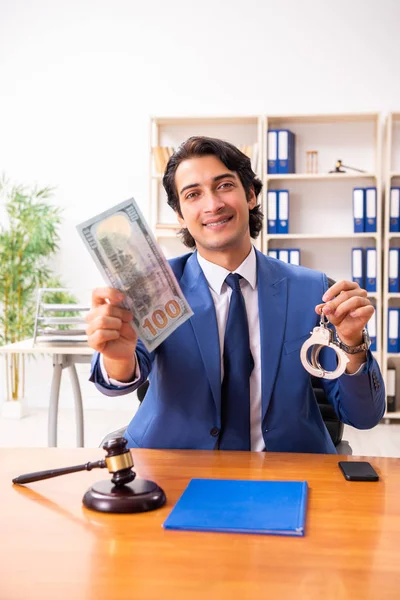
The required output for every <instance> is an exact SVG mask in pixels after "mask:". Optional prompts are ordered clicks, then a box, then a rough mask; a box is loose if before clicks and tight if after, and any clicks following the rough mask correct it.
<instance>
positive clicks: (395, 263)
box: [388, 248, 400, 294]
mask: <svg viewBox="0 0 400 600" xmlns="http://www.w3.org/2000/svg"><path fill="white" fill-rule="evenodd" d="M399 257H400V248H389V281H388V289H389V293H391V294H393V293H394V294H397V293H398V292H400V285H399Z"/></svg>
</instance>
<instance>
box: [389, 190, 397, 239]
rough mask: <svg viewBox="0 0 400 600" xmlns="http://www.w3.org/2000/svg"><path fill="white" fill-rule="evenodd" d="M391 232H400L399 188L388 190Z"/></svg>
mask: <svg viewBox="0 0 400 600" xmlns="http://www.w3.org/2000/svg"><path fill="white" fill-rule="evenodd" d="M389 229H390V231H391V232H394V233H399V232H400V188H399V187H392V188H391V189H390V226H389Z"/></svg>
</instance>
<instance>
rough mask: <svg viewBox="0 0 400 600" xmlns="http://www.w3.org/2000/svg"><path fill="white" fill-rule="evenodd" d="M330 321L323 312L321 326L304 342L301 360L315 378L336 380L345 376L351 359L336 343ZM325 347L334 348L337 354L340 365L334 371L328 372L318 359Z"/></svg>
mask: <svg viewBox="0 0 400 600" xmlns="http://www.w3.org/2000/svg"><path fill="white" fill-rule="evenodd" d="M327 323H329V321H328V319H327V318H326V316H325V315H324V313H323V312H322V310H321V320H320V322H319V326H317V327H314V329H313V330H312V332H311V337H310V338H309V339H308V340H306V341H305V342H304V344H303V345H302V347H301V350H300V359H301V362H302V363H303V367H304V368H305V370H306V371H308V372H309V373H310V374H311V375H314V376H315V377H323V378H324V379H336V378H337V377H340V376H341V375H343V373H344V372H345V370H346V365H347V363H348V362H349V357H348V356H347V354H346V353H345V352H344V350H342V349H341V348H340V347H339V345H338V344H337V342H335V339H334V334H333V331H332V330H331V329H329V327H327ZM310 346H313V348H312V350H311V362H310V361H309V360H308V356H307V352H308V349H309V348H310ZM324 346H328V347H329V348H332V350H334V351H335V352H336V356H337V360H338V364H337V367H336V369H335V370H334V371H326V370H325V369H324V368H323V367H322V366H321V364H320V362H319V360H318V358H319V353H320V352H321V350H322V348H323V347H324Z"/></svg>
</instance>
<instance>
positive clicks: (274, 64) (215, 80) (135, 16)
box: [0, 0, 400, 408]
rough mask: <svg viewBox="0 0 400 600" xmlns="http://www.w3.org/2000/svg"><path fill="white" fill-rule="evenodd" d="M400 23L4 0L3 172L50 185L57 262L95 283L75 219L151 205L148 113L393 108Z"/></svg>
mask: <svg viewBox="0 0 400 600" xmlns="http://www.w3.org/2000/svg"><path fill="white" fill-rule="evenodd" d="M399 23H400V2H399V1H398V0H380V1H379V2H378V1H372V0H352V1H351V2H349V1H348V0H346V1H345V0H336V1H335V2H332V1H329V2H328V0H259V1H257V0H247V1H246V2H243V0H219V1H216V0H202V1H201V2H192V1H190V0H169V1H167V2H166V1H163V0H147V2H144V1H142V2H139V1H135V0H112V1H110V0H69V1H66V0H53V1H51V0H47V1H46V0H0V172H5V173H6V174H7V175H8V176H9V177H10V178H11V179H12V180H13V181H15V182H18V183H26V184H31V183H35V182H37V183H38V184H39V185H54V186H57V189H56V193H55V197H54V199H55V202H56V203H57V204H58V205H60V206H62V207H63V208H64V213H63V215H64V221H63V225H62V230H61V234H62V241H61V244H60V251H59V254H58V256H57V258H56V260H55V261H54V267H55V269H56V270H57V272H59V273H60V274H62V275H63V277H64V280H65V283H66V284H67V285H68V286H71V287H77V288H80V287H84V288H91V287H93V286H95V285H97V284H99V283H101V280H100V277H99V276H98V274H97V272H96V269H95V268H94V266H93V264H92V262H91V259H90V257H89V255H88V254H87V252H86V250H85V249H84V247H83V245H82V243H81V241H80V240H79V238H78V236H77V234H76V231H75V225H76V224H77V223H78V222H80V221H82V220H84V219H86V218H88V217H89V216H92V215H93V214H96V213H97V212H100V211H101V210H104V209H106V208H108V207H110V206H111V205H113V204H115V203H117V202H120V201H122V200H124V199H126V198H128V197H129V196H132V195H133V196H135V198H136V199H137V200H138V202H139V203H140V205H141V207H142V210H143V212H144V214H145V216H148V215H149V211H148V205H147V197H148V166H149V150H150V148H149V135H148V134H149V117H150V115H182V114H187V115H205V114H217V115H222V114H262V113H270V114H271V113H281V114H282V113H289V114H290V113H310V112H321V113H323V112H358V111H381V112H383V113H385V112H388V111H391V110H396V111H399V110H400V77H399V73H400V66H399V65H400V36H399ZM34 365H35V366H34V367H32V366H31V367H28V392H27V396H28V400H29V402H30V403H31V405H43V406H46V405H47V397H48V388H49V377H50V375H51V367H50V366H49V364H48V362H46V361H36V363H34ZM79 370H80V373H81V378H82V379H85V378H86V376H87V367H86V366H83V365H81V366H80V369H79ZM30 373H31V374H32V373H35V386H34V387H33V386H30V385H29V381H32V378H31V377H30ZM83 388H84V389H83V391H84V394H85V402H86V405H87V406H92V405H93V406H94V405H96V403H97V404H99V402H101V405H102V406H104V407H105V408H112V406H113V405H112V404H110V401H109V400H108V399H106V398H104V397H102V398H101V401H100V400H99V398H100V396H99V395H96V393H95V392H94V391H93V386H91V385H89V384H88V385H86V384H85V383H84V385H83ZM62 401H63V402H64V403H65V404H66V405H69V404H72V401H71V399H70V392H69V388H68V386H64V388H63V396H62ZM128 402H129V401H128V400H127V403H128ZM121 403H123V400H121ZM127 406H128V404H127Z"/></svg>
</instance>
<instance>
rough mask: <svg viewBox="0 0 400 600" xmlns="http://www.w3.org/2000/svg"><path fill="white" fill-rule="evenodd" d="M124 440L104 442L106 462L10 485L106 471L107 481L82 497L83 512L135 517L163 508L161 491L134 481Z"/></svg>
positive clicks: (21, 479)
mask: <svg viewBox="0 0 400 600" xmlns="http://www.w3.org/2000/svg"><path fill="white" fill-rule="evenodd" d="M127 443H128V442H127V440H126V439H125V438H123V437H119V438H114V439H112V440H108V441H107V442H105V444H104V445H103V449H104V450H105V451H106V452H107V455H106V458H105V459H103V460H98V461H96V462H88V463H85V464H83V465H76V466H74V467H64V468H61V469H51V470H49V471H37V472H36V473H27V474H26V475H20V476H19V477H15V478H14V479H13V480H12V482H13V483H14V484H16V485H24V484H26V483H31V482H34V481H41V480H43V479H50V478H52V477H58V476H59V475H68V474H69V473H77V472H78V471H91V470H92V469H104V468H107V469H108V472H109V473H112V478H111V481H107V480H106V481H98V482H97V483H94V484H93V485H92V486H91V487H90V488H89V489H88V490H87V492H86V493H85V495H84V497H83V504H84V505H85V506H86V508H90V509H91V510H97V511H100V512H107V513H139V512H145V511H149V510H155V509H156V508H160V507H161V506H163V505H164V504H165V501H166V497H165V493H164V491H163V490H162V489H161V488H160V487H159V486H158V485H157V484H156V483H154V482H153V481H148V480H147V479H139V478H137V479H135V478H136V473H135V472H134V471H132V467H133V460H132V455H131V453H130V451H129V449H128V448H126V445H127Z"/></svg>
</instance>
